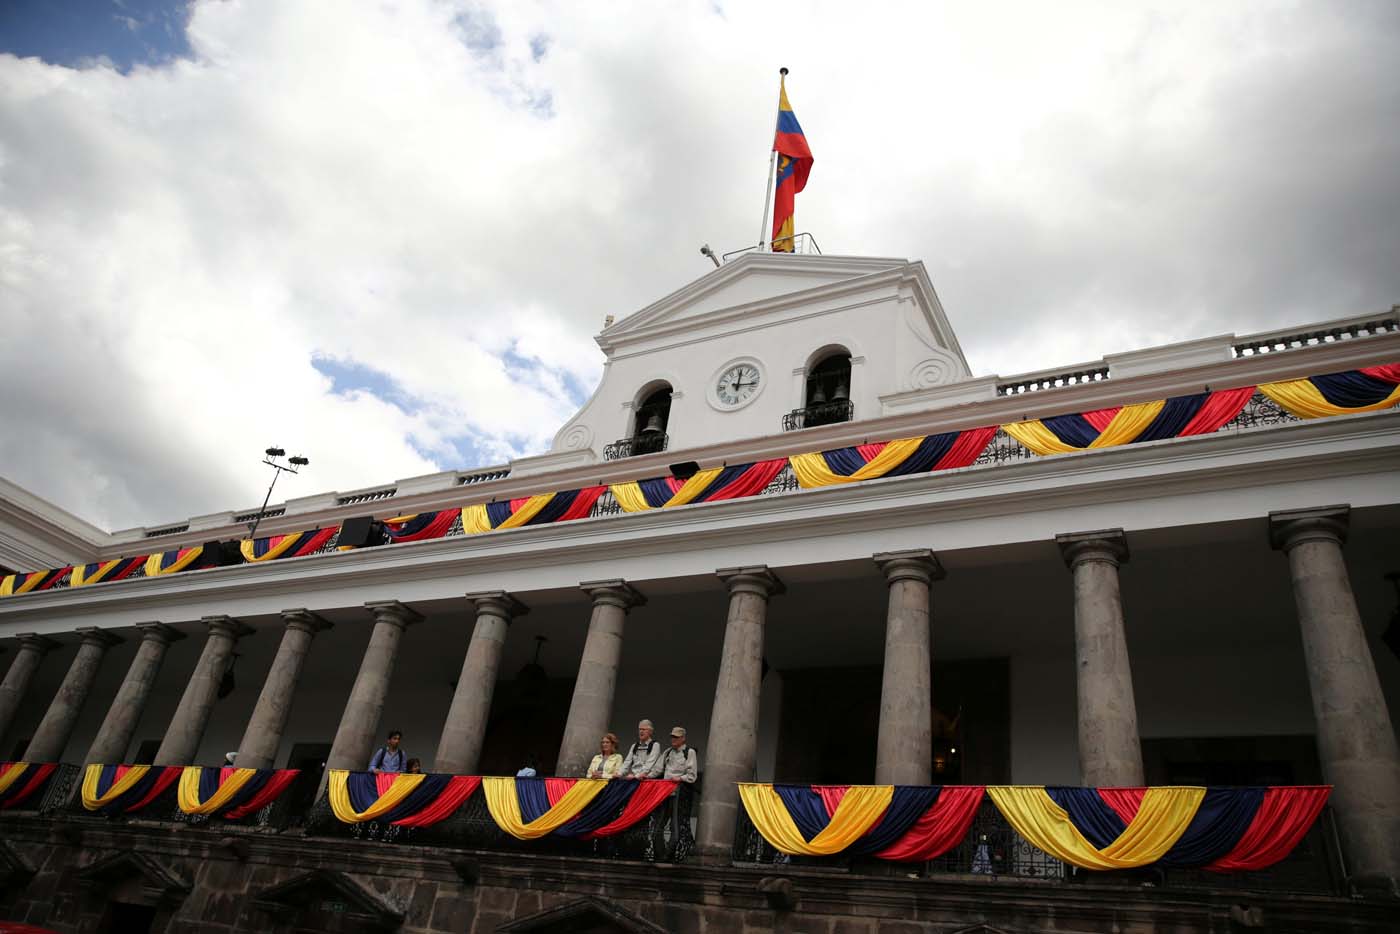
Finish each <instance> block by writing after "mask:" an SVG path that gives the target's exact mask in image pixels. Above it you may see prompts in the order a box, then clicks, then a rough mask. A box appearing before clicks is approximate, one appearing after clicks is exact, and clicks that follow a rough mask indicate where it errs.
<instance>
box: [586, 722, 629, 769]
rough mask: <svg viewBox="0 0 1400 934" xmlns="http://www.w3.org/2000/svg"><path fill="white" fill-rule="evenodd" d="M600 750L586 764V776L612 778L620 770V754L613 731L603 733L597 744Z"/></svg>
mask: <svg viewBox="0 0 1400 934" xmlns="http://www.w3.org/2000/svg"><path fill="white" fill-rule="evenodd" d="M598 745H599V748H601V749H602V752H600V753H598V755H596V756H594V757H593V761H592V762H590V763H589V764H588V772H587V773H586V774H587V777H588V778H613V777H614V776H616V775H617V773H618V772H620V771H622V756H620V755H618V752H617V736H616V735H615V734H613V733H605V734H603V739H602V742H600V743H599V744H598Z"/></svg>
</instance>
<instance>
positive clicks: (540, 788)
mask: <svg viewBox="0 0 1400 934" xmlns="http://www.w3.org/2000/svg"><path fill="white" fill-rule="evenodd" d="M515 794H516V797H518V798H519V799H520V819H521V820H522V821H523V822H524V823H527V824H528V823H530V822H531V821H532V820H536V819H538V818H539V817H540V815H542V814H543V813H544V812H545V811H548V810H549V792H548V791H546V790H545V787H544V779H542V778H517V779H516V780H515Z"/></svg>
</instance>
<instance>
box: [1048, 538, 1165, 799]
mask: <svg viewBox="0 0 1400 934" xmlns="http://www.w3.org/2000/svg"><path fill="white" fill-rule="evenodd" d="M1055 541H1056V542H1057V543H1058V544H1059V546H1060V552H1061V554H1063V555H1064V559H1065V564H1067V565H1069V568H1070V570H1071V571H1072V572H1073V574H1074V654H1075V665H1076V670H1077V671H1078V674H1079V682H1078V686H1079V778H1080V781H1081V782H1082V783H1083V784H1085V785H1090V786H1100V787H1117V786H1125V785H1142V784H1143V783H1144V779H1143V771H1142V741H1141V740H1140V739H1139V738H1138V725H1137V704H1136V702H1135V701H1134V700H1133V673H1132V669H1131V667H1130V665H1129V663H1128V640H1127V637H1126V635H1125V634H1124V631H1123V599H1122V596H1121V595H1120V593H1119V589H1118V566H1119V565H1120V564H1122V563H1124V562H1126V561H1127V560H1128V541H1127V538H1126V537H1124V535H1123V530H1122V529H1106V530H1104V531H1100V532H1078V533H1074V534H1071V535H1056V536H1055Z"/></svg>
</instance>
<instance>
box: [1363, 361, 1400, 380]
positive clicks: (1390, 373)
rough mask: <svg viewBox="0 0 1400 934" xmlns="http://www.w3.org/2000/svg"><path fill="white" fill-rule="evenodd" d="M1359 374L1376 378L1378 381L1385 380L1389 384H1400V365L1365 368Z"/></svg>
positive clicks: (1388, 364)
mask: <svg viewBox="0 0 1400 934" xmlns="http://www.w3.org/2000/svg"><path fill="white" fill-rule="evenodd" d="M1357 372H1359V373H1364V374H1365V375H1367V376H1374V377H1375V378H1376V379H1380V380H1385V381H1386V382H1387V383H1400V363H1382V364H1381V365H1379V366H1363V367H1362V368H1361V369H1360V370H1358V371H1357Z"/></svg>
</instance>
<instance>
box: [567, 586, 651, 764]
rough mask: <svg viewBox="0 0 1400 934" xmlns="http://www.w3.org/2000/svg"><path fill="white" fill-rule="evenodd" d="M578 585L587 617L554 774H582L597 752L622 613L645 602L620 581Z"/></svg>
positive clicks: (608, 712)
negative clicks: (589, 605) (589, 603)
mask: <svg viewBox="0 0 1400 934" xmlns="http://www.w3.org/2000/svg"><path fill="white" fill-rule="evenodd" d="M579 586H580V587H581V588H582V589H583V592H584V593H586V594H588V595H589V596H590V597H592V598H593V616H592V618H591V619H589V621H588V638H587V640H586V641H585V642H584V643H583V660H582V661H581V662H579V666H578V680H576V681H575V682H574V699H573V701H572V702H571V703H570V704H569V720H568V723H566V724H565V726H564V741H563V742H562V743H560V744H559V762H558V764H557V765H556V766H555V767H554V771H555V774H557V775H582V774H583V770H584V769H586V768H588V763H589V762H591V761H592V760H593V756H594V755H595V754H596V753H597V751H598V740H599V739H600V738H601V737H602V735H603V734H604V733H606V732H607V731H608V721H609V719H611V717H612V706H613V691H614V690H615V689H616V687H617V666H618V662H619V661H620V660H621V658H622V628H623V625H624V624H625V623H626V622H627V611H628V610H629V609H631V608H632V607H634V606H641V605H642V604H644V603H646V598H645V597H643V596H642V595H641V594H640V593H638V592H637V590H636V589H635V588H633V587H632V586H630V585H629V584H627V583H626V582H625V581H620V580H609V581H591V582H588V583H584V584H580V585H579Z"/></svg>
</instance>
